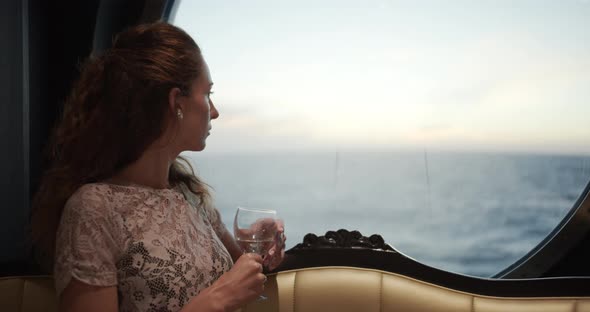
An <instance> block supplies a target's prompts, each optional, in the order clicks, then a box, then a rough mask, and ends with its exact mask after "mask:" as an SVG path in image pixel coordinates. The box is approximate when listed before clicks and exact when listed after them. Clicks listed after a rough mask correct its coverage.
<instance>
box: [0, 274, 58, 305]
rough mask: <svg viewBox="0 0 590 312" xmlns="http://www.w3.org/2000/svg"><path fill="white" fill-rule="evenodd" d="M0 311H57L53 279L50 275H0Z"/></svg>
mask: <svg viewBox="0 0 590 312" xmlns="http://www.w3.org/2000/svg"><path fill="white" fill-rule="evenodd" d="M0 311H2V312H54V311H57V298H56V296H55V290H54V288H53V279H52V278H51V277H50V276H26V277H0Z"/></svg>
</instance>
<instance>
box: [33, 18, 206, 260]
mask: <svg viewBox="0 0 590 312" xmlns="http://www.w3.org/2000/svg"><path fill="white" fill-rule="evenodd" d="M202 63H203V61H202V57H201V51H200V49H199V47H198V46H197V44H196V43H195V41H194V40H193V39H192V38H191V37H190V36H189V35H188V34H187V33H186V32H184V31H183V30H181V29H180V28H178V27H175V26H173V25H170V24H167V23H163V22H156V23H152V24H144V25H139V26H135V27H133V28H130V29H127V30H125V31H124V32H122V33H120V34H118V35H117V36H116V37H115V39H114V41H113V46H112V48H111V49H109V50H107V51H106V52H104V53H103V54H101V55H91V56H90V57H89V58H88V59H87V60H86V61H85V62H84V63H83V64H82V66H81V71H80V76H79V78H78V80H77V81H76V82H75V83H74V85H73V88H72V90H71V92H70V94H69V96H68V97H67V98H66V100H65V103H64V108H63V115H62V117H61V120H60V121H59V122H58V123H57V126H56V128H55V129H54V131H53V133H52V135H51V138H50V142H49V145H48V150H47V152H48V157H49V159H50V163H51V165H50V166H49V168H48V169H47V170H46V171H45V172H44V175H43V177H42V179H41V183H40V187H39V189H38V191H37V193H36V194H35V196H34V198H33V202H32V216H31V237H32V241H33V244H34V246H35V249H36V250H35V252H36V254H37V257H40V259H41V260H42V262H43V263H42V266H43V267H45V268H46V269H47V268H49V267H50V266H52V265H53V257H54V249H55V239H56V232H57V228H58V226H59V222H60V218H61V214H62V211H63V208H64V205H65V203H66V201H67V200H68V198H69V197H70V196H71V195H72V194H73V193H74V192H75V191H76V190H77V189H78V188H79V187H80V186H82V185H83V184H86V183H92V182H97V181H101V180H104V179H106V178H109V177H111V176H112V175H114V174H115V173H116V172H117V171H119V170H121V169H123V168H124V167H126V166H128V165H129V164H131V163H133V162H134V161H136V160H137V159H139V157H140V156H141V155H142V153H143V152H144V151H145V150H146V149H147V148H148V146H149V145H150V144H151V143H153V142H154V141H155V140H156V139H158V138H159V137H160V136H161V135H162V133H163V132H164V130H165V129H166V127H167V120H168V118H165V116H167V115H169V114H170V112H168V110H169V108H168V105H167V103H168V94H169V92H170V90H171V89H172V88H176V87H177V88H180V90H182V92H183V93H185V94H186V93H189V92H190V84H191V82H192V81H194V80H195V79H197V77H198V76H199V75H200V74H201V71H202V66H203V64H202ZM181 161H182V162H181ZM169 179H170V181H169V182H170V185H172V186H175V185H178V184H181V183H182V184H185V185H186V186H187V187H188V189H189V190H190V191H191V192H193V193H195V194H196V195H197V196H198V197H200V199H201V202H207V201H209V200H210V197H209V192H208V188H207V185H206V184H204V183H203V182H201V181H200V180H199V179H198V178H197V177H196V175H195V174H194V172H193V169H192V167H191V166H190V164H189V163H188V161H186V160H185V159H182V158H180V157H179V159H177V160H176V161H175V162H174V163H173V164H172V166H171V167H170V172H169Z"/></svg>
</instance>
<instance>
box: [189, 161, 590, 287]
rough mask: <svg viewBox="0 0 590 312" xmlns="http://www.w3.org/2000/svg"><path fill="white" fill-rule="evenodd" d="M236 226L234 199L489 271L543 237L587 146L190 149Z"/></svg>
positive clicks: (566, 203) (322, 229)
mask: <svg viewBox="0 0 590 312" xmlns="http://www.w3.org/2000/svg"><path fill="white" fill-rule="evenodd" d="M184 156H185V157H187V158H188V159H189V160H190V162H191V164H192V165H193V166H194V168H195V170H196V172H197V174H198V175H199V176H200V177H201V178H202V179H203V180H204V181H205V182H206V183H207V184H209V185H210V186H211V187H212V189H213V196H214V201H215V204H216V207H217V208H218V209H219V211H220V213H221V215H222V218H223V221H224V223H225V224H226V226H227V227H228V229H230V231H232V227H233V218H234V214H235V210H236V208H237V207H238V206H244V207H250V208H260V209H275V210H277V212H278V214H279V216H280V218H281V219H283V220H284V222H285V234H286V236H287V249H289V248H291V247H293V246H294V245H296V244H298V243H301V242H302V240H303V237H304V235H306V234H307V233H314V234H316V235H323V234H325V233H326V231H331V230H338V229H347V230H358V231H360V232H361V233H362V234H363V235H365V236H370V235H372V234H379V235H381V236H382V237H383V238H384V240H385V242H386V243H388V244H389V245H391V246H392V247H393V248H395V249H396V250H398V251H400V252H401V253H403V254H405V255H407V256H408V257H411V258H413V259H415V260H417V261H419V262H422V263H424V264H426V265H429V266H432V267H436V268H440V269H443V270H447V271H451V272H456V273H461V274H466V275H472V276H480V277H491V276H493V275H495V274H497V273H498V272H500V271H502V270H503V269H505V268H506V267H508V266H509V265H511V264H512V263H514V262H515V261H517V260H519V259H520V258H521V257H523V256H524V255H525V254H527V253H528V252H529V251H530V250H531V249H532V248H534V247H535V246H537V245H538V244H539V243H540V242H541V241H542V240H543V239H544V238H545V237H547V235H549V234H550V233H551V231H553V230H554V229H555V228H556V226H557V225H558V223H559V222H560V221H562V220H563V219H564V217H565V216H566V214H567V213H568V212H569V211H570V210H572V208H573V206H574V204H575V202H576V200H577V199H578V198H579V197H580V195H581V194H582V193H583V191H584V189H585V188H586V186H587V184H588V182H589V180H590V156H567V155H545V154H543V155H532V154H522V153H521V154H514V153H512V154H511V153H476V152H428V151H315V152H313V151H306V152H264V153H263V152H257V153H253V152H239V153H238V152H233V153H221V152H218V153H215V152H211V153H209V152H207V151H205V152H202V153H189V154H184Z"/></svg>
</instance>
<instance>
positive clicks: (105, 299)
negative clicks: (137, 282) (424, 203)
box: [59, 278, 119, 312]
mask: <svg viewBox="0 0 590 312" xmlns="http://www.w3.org/2000/svg"><path fill="white" fill-rule="evenodd" d="M117 302H118V301H117V287H116V286H109V287H99V286H91V285H88V284H85V283H82V282H80V281H78V280H76V279H74V278H72V280H71V281H70V282H69V283H68V286H66V288H65V289H64V291H63V292H62V294H61V296H60V297H59V311H64V312H75V311H88V312H93V311H97V312H99V311H103V312H115V311H118V310H119V308H118V306H117Z"/></svg>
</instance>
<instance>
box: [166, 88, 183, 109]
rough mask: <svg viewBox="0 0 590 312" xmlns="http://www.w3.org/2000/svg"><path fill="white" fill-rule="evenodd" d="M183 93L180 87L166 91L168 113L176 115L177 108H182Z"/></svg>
mask: <svg viewBox="0 0 590 312" xmlns="http://www.w3.org/2000/svg"><path fill="white" fill-rule="evenodd" d="M182 97H183V93H182V90H180V88H178V87H176V88H172V89H170V92H169V93H168V109H169V111H170V113H172V114H174V115H176V114H177V111H178V109H180V110H181V111H182V110H183V109H184V107H183V101H182Z"/></svg>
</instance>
